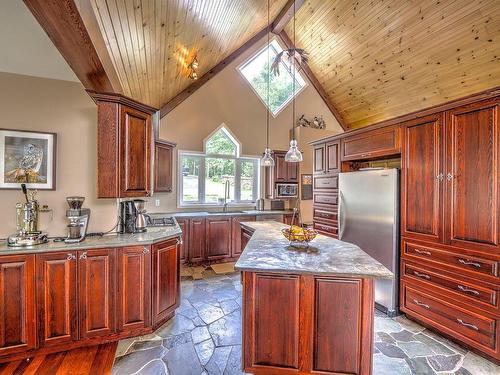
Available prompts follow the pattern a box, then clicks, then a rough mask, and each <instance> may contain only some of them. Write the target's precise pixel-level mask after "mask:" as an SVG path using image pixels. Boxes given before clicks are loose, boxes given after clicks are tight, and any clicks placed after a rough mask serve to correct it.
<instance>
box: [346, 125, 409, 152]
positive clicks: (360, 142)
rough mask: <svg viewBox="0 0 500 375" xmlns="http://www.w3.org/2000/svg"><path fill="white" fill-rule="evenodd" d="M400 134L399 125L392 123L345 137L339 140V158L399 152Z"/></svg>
mask: <svg viewBox="0 0 500 375" xmlns="http://www.w3.org/2000/svg"><path fill="white" fill-rule="evenodd" d="M400 134H401V129H400V127H399V125H394V126H386V127H384V128H380V129H376V130H372V131H366V132H363V133H360V134H356V135H351V136H350V137H345V138H343V139H342V141H341V148H342V158H341V160H362V159H372V158H377V157H381V156H390V155H396V154H399V153H400V151H401V137H400Z"/></svg>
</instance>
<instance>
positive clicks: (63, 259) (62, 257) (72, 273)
mask: <svg viewBox="0 0 500 375" xmlns="http://www.w3.org/2000/svg"><path fill="white" fill-rule="evenodd" d="M36 284H37V308H38V324H37V325H38V345H39V347H42V348H44V347H51V346H57V345H64V344H66V345H67V344H71V343H72V342H73V341H75V340H77V339H78V300H77V252H76V251H67V252H66V251H61V252H54V253H43V254H37V255H36Z"/></svg>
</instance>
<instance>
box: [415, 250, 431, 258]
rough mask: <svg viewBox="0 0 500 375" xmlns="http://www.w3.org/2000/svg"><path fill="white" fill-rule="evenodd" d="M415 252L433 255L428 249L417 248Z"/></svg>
mask: <svg viewBox="0 0 500 375" xmlns="http://www.w3.org/2000/svg"><path fill="white" fill-rule="evenodd" d="M415 252H416V253H417V254H423V255H427V256H431V255H432V253H431V252H430V251H426V250H420V249H415Z"/></svg>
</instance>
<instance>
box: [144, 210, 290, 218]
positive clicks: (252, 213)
mask: <svg viewBox="0 0 500 375" xmlns="http://www.w3.org/2000/svg"><path fill="white" fill-rule="evenodd" d="M148 214H149V215H151V216H155V215H159V214H158V213H148ZM291 214H293V210H264V211H258V210H241V211H230V212H222V211H221V212H207V211H202V212H168V213H164V214H161V215H172V216H174V217H198V216H263V215H291Z"/></svg>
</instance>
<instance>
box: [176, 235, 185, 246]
mask: <svg viewBox="0 0 500 375" xmlns="http://www.w3.org/2000/svg"><path fill="white" fill-rule="evenodd" d="M183 244H184V241H183V240H182V237H179V238H178V239H177V245H183Z"/></svg>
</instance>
